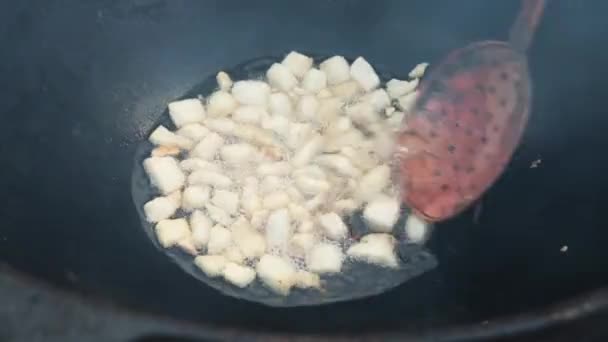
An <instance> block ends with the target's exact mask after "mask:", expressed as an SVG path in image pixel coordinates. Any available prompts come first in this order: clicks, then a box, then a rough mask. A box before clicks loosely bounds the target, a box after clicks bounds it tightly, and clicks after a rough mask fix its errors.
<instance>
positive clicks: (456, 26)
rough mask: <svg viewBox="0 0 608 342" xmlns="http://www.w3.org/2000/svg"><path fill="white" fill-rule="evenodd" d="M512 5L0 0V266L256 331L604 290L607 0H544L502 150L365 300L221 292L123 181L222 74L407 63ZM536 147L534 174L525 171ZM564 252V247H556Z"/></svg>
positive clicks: (485, 311)
mask: <svg viewBox="0 0 608 342" xmlns="http://www.w3.org/2000/svg"><path fill="white" fill-rule="evenodd" d="M517 8H518V2H517V1H483V0H478V1H473V0H468V1H449V0H445V1H439V0H433V1H428V0H427V1H379V2H376V3H375V4H372V3H371V2H369V1H363V0H361V1H331V0H324V1H321V0H319V1H308V2H303V1H278V0H277V1H269V0H265V1H235V0H233V1H184V0H173V1H166V0H125V1H83V2H81V1H59V0H56V1H22V2H2V3H1V4H0V43H1V44H0V46H1V47H2V48H1V49H0V62H1V63H0V118H1V119H2V120H1V121H0V122H1V123H2V130H1V132H0V194H2V196H3V197H2V204H1V205H0V260H1V261H3V262H6V263H8V264H10V265H12V266H13V267H16V268H17V269H20V270H22V271H25V272H27V273H29V274H32V275H34V276H36V277H39V278H42V279H44V280H46V281H49V282H51V283H53V284H56V285H59V286H60V287H63V288H65V289H68V290H75V291H78V292H81V293H85V294H87V295H90V296H93V297H95V298H102V299H104V300H107V301H112V302H115V303H120V304H121V305H126V306H128V307H130V308H131V309H134V310H137V311H141V312H146V313H152V314H159V315H163V316H166V317H171V318H173V319H179V320H187V321H191V322H199V323H213V324H217V325H219V326H224V327H233V328H247V329H251V330H256V331H266V330H273V331H278V332H285V333H296V332H318V333H329V332H332V333H336V332H349V333H357V332H376V331H377V332H386V331H402V330H407V331H419V330H428V329H433V330H440V329H441V328H442V327H444V326H446V325H448V324H449V325H454V324H476V323H479V322H483V321H486V320H490V321H491V320H494V319H498V318H500V317H503V316H505V315H511V314H518V313H522V312H526V311H529V310H536V309H541V308H543V307H545V306H546V305H549V304H554V303H556V302H558V301H560V300H563V299H568V298H572V297H573V296H575V295H579V294H584V293H586V292H588V291H590V290H595V289H598V288H600V287H602V286H605V285H607V284H608V271H607V269H608V268H607V267H608V248H607V247H606V246H607V243H608V234H607V230H606V224H607V223H608V219H607V216H606V212H607V211H608V204H606V201H605V198H604V196H605V195H606V190H607V188H608V179H607V176H606V175H607V173H606V171H607V169H608V153H606V151H605V146H606V142H607V141H608V134H607V133H606V129H608V115H607V113H606V111H605V109H604V108H605V101H606V99H608V97H607V96H606V95H608V92H607V91H606V83H605V82H606V81H605V80H606V78H605V75H606V74H608V73H606V64H605V63H606V61H608V52H607V50H606V49H607V47H606V44H605V41H606V38H605V37H606V33H608V30H607V27H606V24H604V23H603V22H604V21H605V20H604V18H605V13H606V10H607V9H608V3H606V2H603V1H599V0H597V1H568V0H561V1H560V0H554V1H551V2H550V4H549V6H548V8H547V10H546V15H545V18H544V20H543V22H542V23H541V25H540V28H539V32H538V34H537V36H536V40H535V42H534V44H533V46H532V48H531V51H530V67H531V73H532V79H533V81H534V86H535V88H534V103H533V107H532V108H533V109H532V113H531V119H530V124H529V127H528V130H527V131H526V134H525V137H524V141H523V143H522V146H521V148H520V150H519V151H518V152H517V154H516V155H515V158H514V161H513V163H512V164H511V166H510V167H509V169H508V170H507V172H506V173H505V175H504V176H503V177H502V178H501V180H500V181H499V182H498V183H497V184H496V186H495V187H494V188H493V189H492V190H491V191H490V192H489V193H488V194H487V196H485V198H484V199H483V201H482V205H483V210H482V215H481V218H480V221H479V223H478V224H475V223H474V222H473V220H472V214H471V213H470V212H467V213H465V214H463V215H462V216H461V217H459V218H458V219H455V220H453V221H450V222H448V223H446V224H443V225H441V226H440V227H439V229H438V230H437V231H436V234H435V236H434V237H433V238H432V240H431V242H430V247H431V249H432V250H433V251H434V252H435V253H436V255H437V257H438V258H439V262H440V266H439V268H438V269H437V270H436V271H434V272H431V273H428V274H426V275H424V276H423V277H421V278H419V279H417V280H414V281H411V282H409V283H407V284H405V285H403V286H401V287H400V288H398V289H396V290H394V291H391V292H389V293H386V294H384V295H382V296H379V297H374V298H370V299H366V300H360V301H355V302H349V303H343V304H336V305H331V306H323V307H319V308H302V309H271V308H267V307H262V306H259V305H255V304H251V303H248V302H243V301H237V300H235V299H231V298H228V297H224V296H221V295H219V294H218V293H217V292H215V291H214V290H211V289H209V288H207V287H205V286H204V285H203V284H202V283H200V282H198V281H197V280H195V279H194V278H192V277H190V276H189V275H187V274H185V273H184V272H182V271H181V270H180V269H179V268H178V267H177V266H176V265H174V264H173V263H172V262H170V261H169V259H167V258H166V257H165V256H164V255H163V254H162V253H161V252H159V251H157V250H156V249H155V248H154V247H153V245H152V243H151V242H150V241H149V240H148V239H147V237H146V236H145V234H144V232H143V230H142V229H141V227H140V225H139V220H138V217H137V213H136V211H135V208H134V207H133V204H132V200H131V195H130V175H131V169H132V165H133V164H132V162H133V152H134V150H135V146H136V144H137V142H139V141H140V140H142V139H144V138H145V137H146V134H147V133H148V132H149V130H150V129H151V128H152V127H153V124H154V121H155V120H157V119H158V116H159V115H160V113H162V111H163V109H164V106H165V104H166V103H167V102H168V101H170V100H171V99H174V98H176V97H179V96H180V95H182V94H184V93H186V92H187V91H188V90H189V89H191V88H192V87H194V86H195V85H196V84H197V83H198V82H200V81H202V80H203V79H205V78H206V77H208V76H209V75H211V74H214V73H215V72H217V71H218V70H219V69H222V68H226V67H230V66H233V65H235V64H238V63H240V62H242V61H244V60H248V59H251V58H254V57H260V56H270V55H277V56H280V55H282V54H284V53H286V52H288V51H290V50H299V51H305V52H307V51H310V52H314V53H317V54H343V55H346V56H357V55H363V56H365V57H366V58H367V59H368V60H369V61H370V62H371V63H372V64H373V65H379V66H382V67H383V68H384V69H386V70H394V71H395V73H396V74H402V75H403V74H406V73H407V72H408V71H409V69H410V68H411V67H412V66H414V65H415V64H416V63H418V62H421V61H429V62H431V63H433V62H438V60H440V58H441V57H442V56H443V55H444V54H445V53H447V52H448V51H449V50H450V49H453V48H457V47H460V46H463V45H465V44H467V43H469V42H471V41H475V40H484V39H505V37H506V33H507V31H508V27H509V25H510V23H511V22H512V21H513V19H514V17H515V14H516V11H517ZM537 159H541V160H542V162H541V164H540V166H539V167H538V168H530V165H531V163H532V162H533V161H534V160H537ZM565 245H567V246H568V250H567V251H566V252H561V251H560V248H561V247H562V246H565Z"/></svg>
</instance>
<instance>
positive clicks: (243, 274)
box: [223, 262, 255, 288]
mask: <svg viewBox="0 0 608 342" xmlns="http://www.w3.org/2000/svg"><path fill="white" fill-rule="evenodd" d="M223 275H224V279H226V281H227V282H229V283H231V284H232V285H235V286H237V287H240V288H244V287H247V285H249V284H251V282H252V281H253V280H254V279H255V270H254V269H253V268H251V267H247V266H241V265H239V264H237V263H234V262H229V263H227V264H226V266H225V267H224V270H223Z"/></svg>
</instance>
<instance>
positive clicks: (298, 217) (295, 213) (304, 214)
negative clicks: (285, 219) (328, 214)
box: [287, 202, 310, 222]
mask: <svg viewBox="0 0 608 342" xmlns="http://www.w3.org/2000/svg"><path fill="white" fill-rule="evenodd" d="M287 209H288V210H289V216H290V217H291V219H292V220H294V221H295V222H302V221H304V220H308V219H309V218H310V213H309V212H308V210H306V208H304V207H303V206H301V205H299V204H296V203H293V202H291V203H289V204H288V205H287Z"/></svg>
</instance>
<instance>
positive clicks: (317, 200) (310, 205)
mask: <svg viewBox="0 0 608 342" xmlns="http://www.w3.org/2000/svg"><path fill="white" fill-rule="evenodd" d="M326 201H327V192H322V193H320V194H318V195H315V197H313V198H312V199H310V200H308V201H306V203H304V207H305V208H306V209H308V211H315V210H317V209H319V208H320V207H321V206H323V205H324V204H325V202H326Z"/></svg>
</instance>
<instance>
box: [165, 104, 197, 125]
mask: <svg viewBox="0 0 608 342" xmlns="http://www.w3.org/2000/svg"><path fill="white" fill-rule="evenodd" d="M169 116H171V120H173V123H174V124H175V126H177V127H182V126H184V125H187V124H189V123H194V122H202V121H203V120H204V119H205V107H204V106H203V103H202V102H201V100H199V99H185V100H180V101H175V102H171V103H169Z"/></svg>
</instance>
